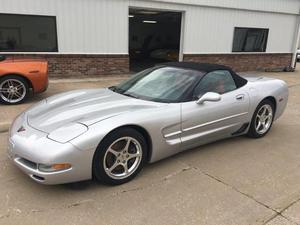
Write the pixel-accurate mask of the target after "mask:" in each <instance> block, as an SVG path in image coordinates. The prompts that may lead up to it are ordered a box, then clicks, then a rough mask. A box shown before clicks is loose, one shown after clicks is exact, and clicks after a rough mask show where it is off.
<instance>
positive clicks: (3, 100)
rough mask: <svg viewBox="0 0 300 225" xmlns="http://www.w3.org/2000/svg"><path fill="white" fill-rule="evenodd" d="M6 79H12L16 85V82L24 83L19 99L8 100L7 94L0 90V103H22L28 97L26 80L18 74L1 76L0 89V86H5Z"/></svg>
mask: <svg viewBox="0 0 300 225" xmlns="http://www.w3.org/2000/svg"><path fill="white" fill-rule="evenodd" d="M8 81H14V84H15V85H17V83H19V84H22V85H24V86H23V87H22V96H21V97H20V98H19V99H15V100H13V101H9V100H8V98H6V95H7V94H6V93H2V92H0V103H3V104H6V105H16V104H21V103H23V102H24V101H25V100H26V99H27V98H28V95H29V84H28V82H27V81H26V80H25V79H24V78H23V77H20V76H17V75H8V76H5V77H3V78H0V89H1V87H2V86H5V87H6V84H7V82H8ZM0 91H1V90H0ZM16 98H17V97H16Z"/></svg>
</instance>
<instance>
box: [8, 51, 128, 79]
mask: <svg viewBox="0 0 300 225" xmlns="http://www.w3.org/2000/svg"><path fill="white" fill-rule="evenodd" d="M7 56H13V57H16V58H44V59H46V60H47V61H48V64H49V66H48V72H49V76H50V77H58V76H59V77H70V76H72V77H74V76H75V77H76V76H102V75H113V74H118V75H119V74H128V73H129V57H128V55H126V54H124V55H86V54H61V55H59V54H32V55H31V54H24V55H20V54H18V55H7Z"/></svg>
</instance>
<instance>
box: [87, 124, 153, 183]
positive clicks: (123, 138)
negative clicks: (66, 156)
mask: <svg viewBox="0 0 300 225" xmlns="http://www.w3.org/2000/svg"><path fill="white" fill-rule="evenodd" d="M146 158H147V143H146V141H145V138H144V137H143V135H141V134H140V133H139V132H138V131H136V130H134V129H132V128H121V129H119V130H116V131H114V132H112V133H110V134H109V135H108V136H107V137H105V138H104V140H103V141H102V142H101V143H100V145H99V146H98V148H97V150H96V153H95V155H94V159H93V175H94V177H95V178H96V179H97V180H99V181H100V182H103V183H106V184H111V185H118V184H123V183H126V182H128V181H130V180H132V179H133V178H134V177H135V176H136V175H137V174H138V173H139V172H140V171H141V169H142V168H143V165H144V163H145V160H146Z"/></svg>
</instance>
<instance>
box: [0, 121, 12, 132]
mask: <svg viewBox="0 0 300 225" xmlns="http://www.w3.org/2000/svg"><path fill="white" fill-rule="evenodd" d="M9 127H10V123H7V122H3V123H0V133H4V132H7V131H8V130H9Z"/></svg>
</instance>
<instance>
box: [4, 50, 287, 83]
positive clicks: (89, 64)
mask: <svg viewBox="0 0 300 225" xmlns="http://www.w3.org/2000/svg"><path fill="white" fill-rule="evenodd" d="M6 55H7V54H6ZM7 56H14V57H18V58H20V57H22V58H24V57H25V58H44V59H46V60H47V61H48V62H49V68H48V70H49V76H50V77H58V76H59V77H70V76H72V77H74V76H75V77H76V76H80V77H82V76H102V75H114V74H116V75H122V74H128V73H129V56H128V55H127V54H124V55H87V54H67V55H66V54H61V55H60V54H24V55H20V54H16V55H7ZM184 61H193V62H202V63H217V64H223V65H227V66H230V67H232V68H233V69H234V70H235V71H256V70H260V71H273V70H277V71H283V70H285V69H287V68H289V67H290V65H291V61H292V54H290V53H276V54H275V53H274V54H270V53H263V54H185V55H184Z"/></svg>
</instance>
